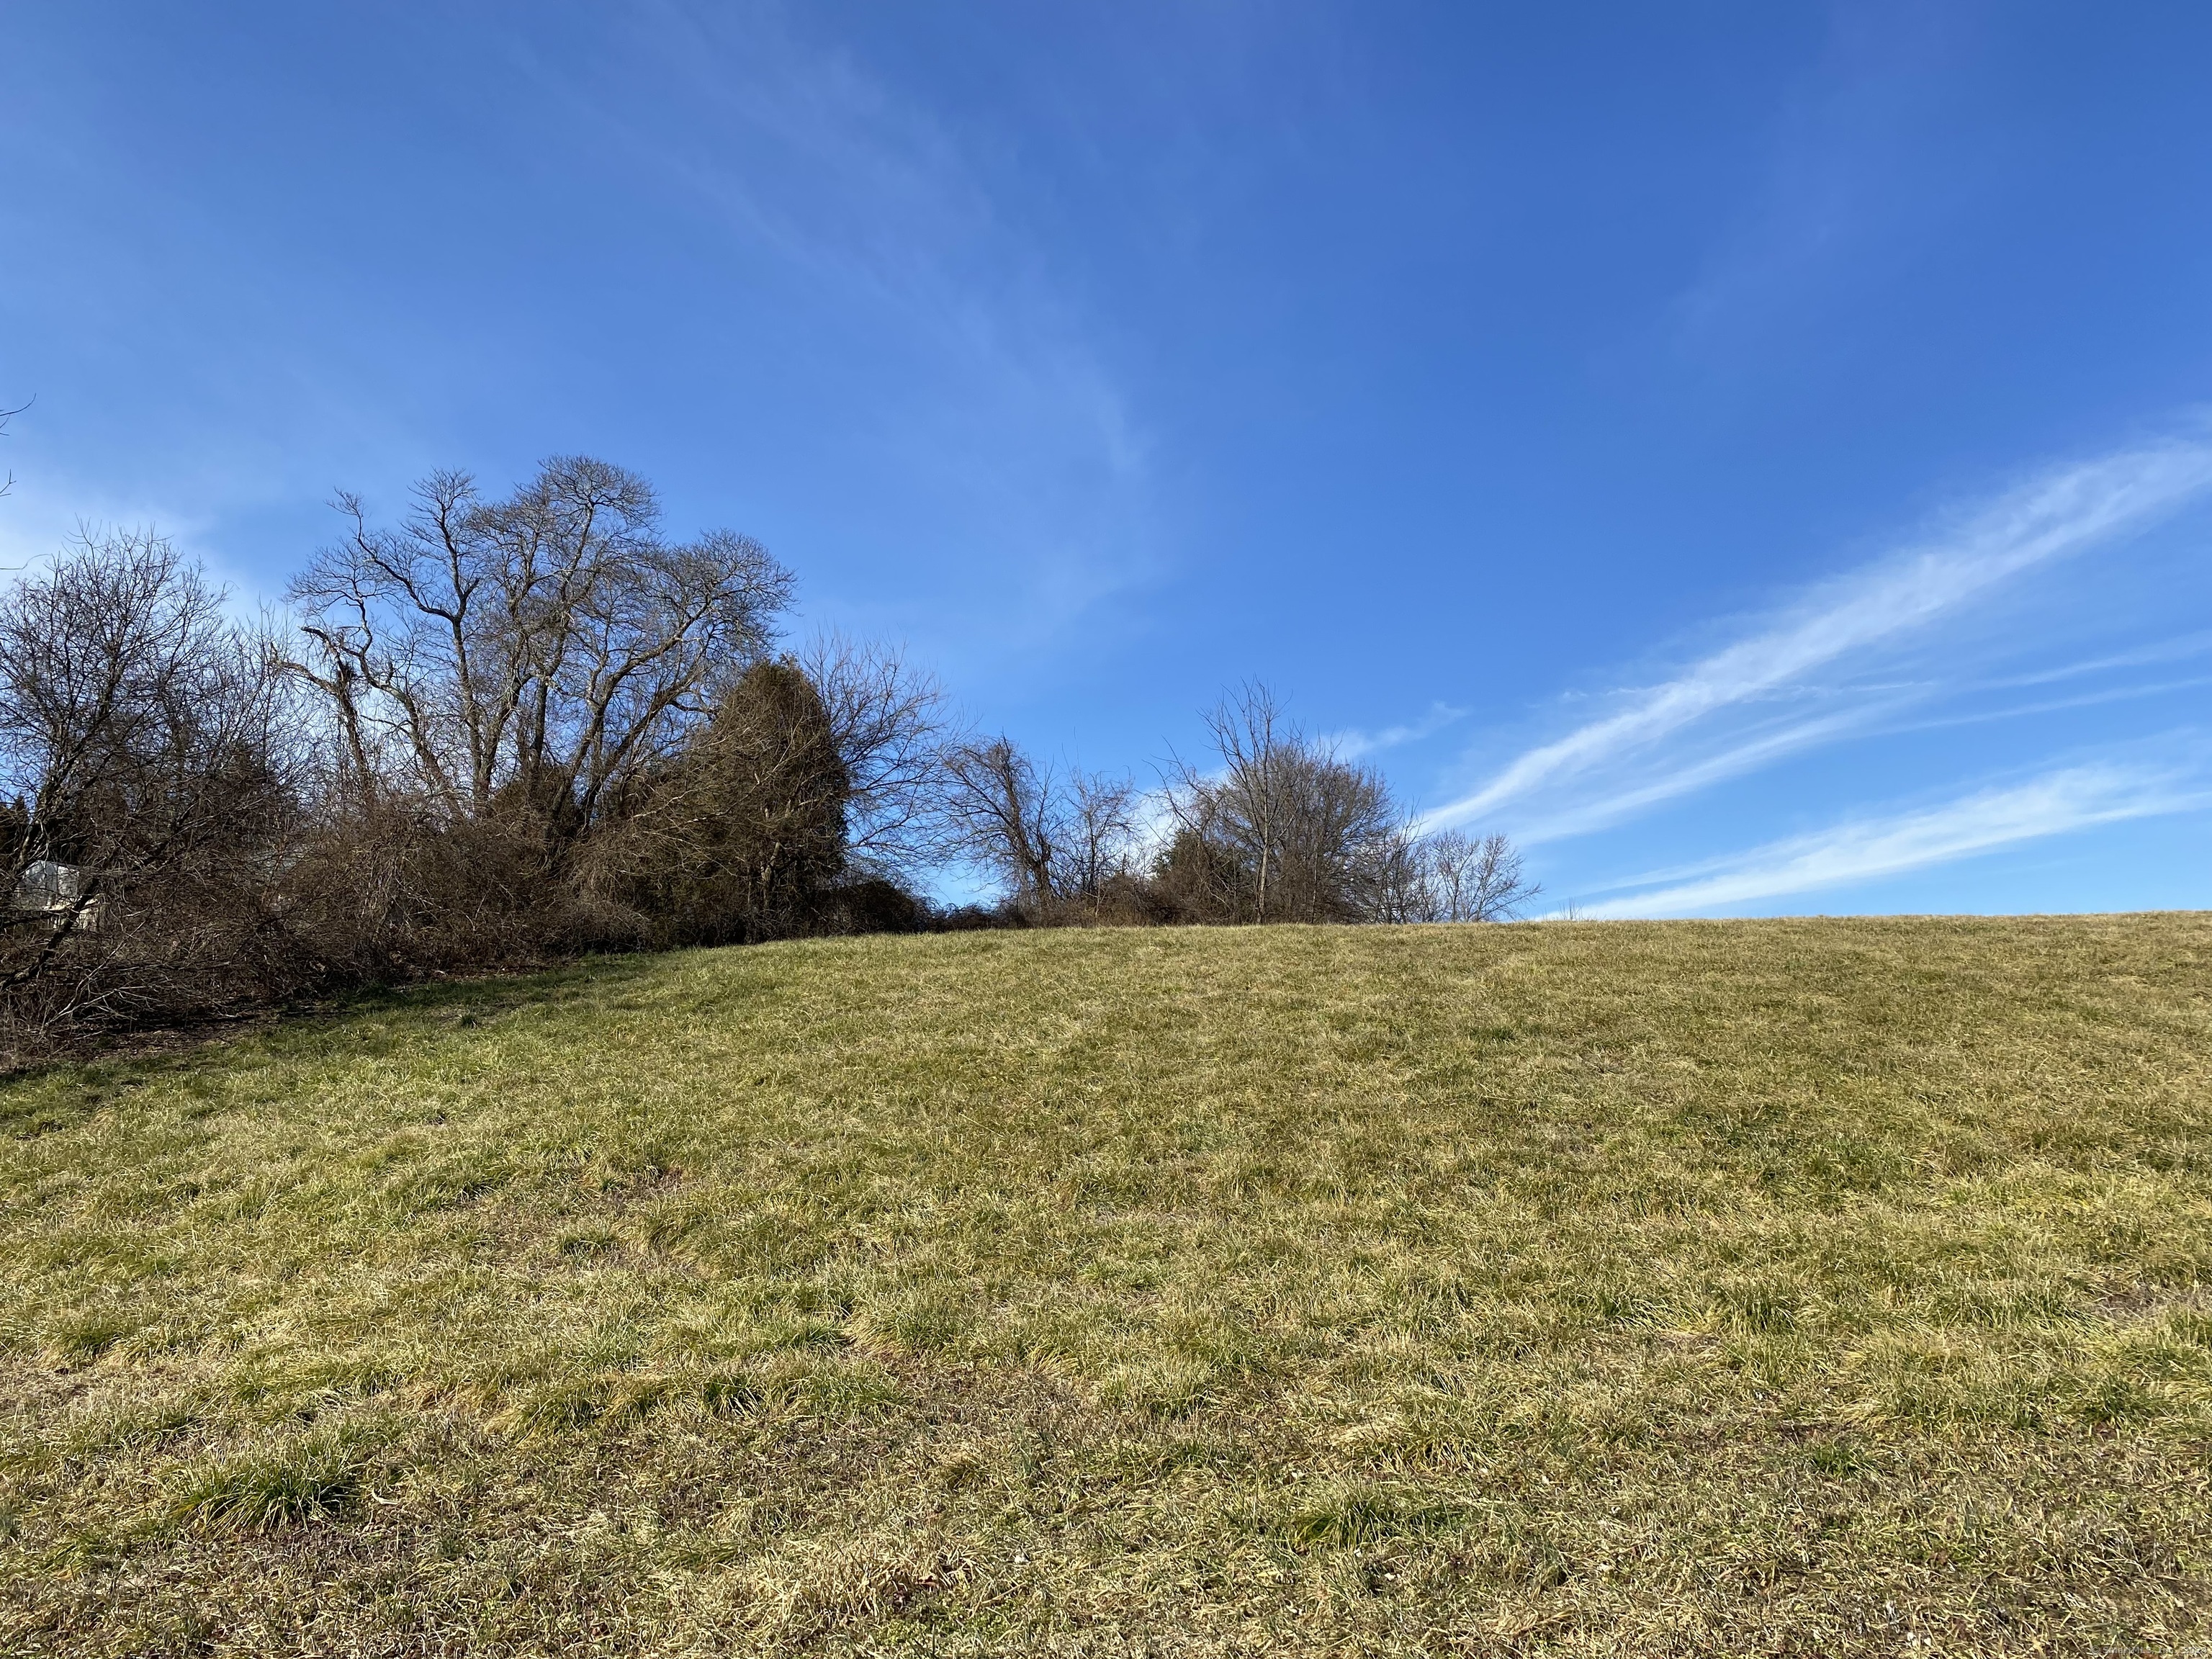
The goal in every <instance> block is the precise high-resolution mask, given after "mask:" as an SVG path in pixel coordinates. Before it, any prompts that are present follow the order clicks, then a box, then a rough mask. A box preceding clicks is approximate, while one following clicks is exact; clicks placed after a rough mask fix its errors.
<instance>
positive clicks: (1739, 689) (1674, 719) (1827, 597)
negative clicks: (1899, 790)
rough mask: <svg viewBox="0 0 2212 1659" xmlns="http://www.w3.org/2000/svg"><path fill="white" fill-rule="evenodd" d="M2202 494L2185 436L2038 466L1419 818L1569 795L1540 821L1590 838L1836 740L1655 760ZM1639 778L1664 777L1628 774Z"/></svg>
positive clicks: (2211, 464) (2198, 456)
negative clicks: (1713, 725)
mask: <svg viewBox="0 0 2212 1659" xmlns="http://www.w3.org/2000/svg"><path fill="white" fill-rule="evenodd" d="M2208 485H2212V444H2208V443H2207V442H2205V441H2203V440H2202V439H2201V438H2200V439H2195V440H2191V441H2166V442H2159V443H2152V444H2146V445H2142V446H2140V447H2135V448H2131V449H2127V450H2123V451H2120V452H2118V453H2114V454H2111V455H2107V456H2104V457H2102V458H2100V459H2094V460H2091V461H2087V462H2081V463H2075V464H2073V465H2065V466H2061V467H2057V468H2054V469H2051V470H2050V471H2046V472H2045V473H2043V474H2042V475H2040V476H2039V477H2033V478H2032V479H2029V480H2028V481H2027V482H2026V483H2022V484H2021V485H2019V486H2018V487H2016V488H2015V489H2012V490H2010V491H2008V492H2007V493H2006V494H2004V495H2001V496H2000V497H1998V498H1997V499H1996V500H1995V501H1990V502H1989V503H1986V504H1984V505H1983V506H1982V507H1978V508H1977V509H1974V510H1972V511H1969V512H1965V513H1958V514H1955V515H1953V516H1951V517H1950V518H1948V520H1946V521H1944V522H1943V523H1942V524H1940V525H1939V526H1937V527H1936V529H1935V530H1934V531H1932V532H1930V533H1929V534H1926V535H1924V536H1923V537H1922V538H1920V539H1918V540H1917V541H1916V542H1915V543H1913V544H1911V545H1908V546H1906V547H1904V548H1902V549H1899V550H1897V551H1895V552H1893V553H1892V554H1890V555H1888V556H1885V557H1883V558H1881V559H1878V560H1876V561H1875V562H1873V563H1871V564H1869V565H1868V566H1865V567H1863V568H1861V569H1860V570H1858V571H1857V572H1854V573H1852V574H1849V575H1846V576H1844V577H1843V578H1841V579H1839V580H1836V581H1833V582H1831V583H1828V584H1826V585H1824V586H1821V587H1820V588H1817V589H1815V590H1814V592H1812V593H1810V594H1809V595H1808V596H1807V597H1806V598H1805V599H1803V600H1802V602H1801V603H1799V604H1798V605H1795V606H1793V607H1791V608H1790V610H1788V611H1785V612H1784V613H1783V614H1782V615H1780V616H1779V617H1777V618H1775V619H1774V621H1773V622H1772V623H1770V624H1769V625H1768V626H1767V627H1766V628H1765V629H1761V630H1760V631H1759V632H1758V633H1756V634H1753V635H1751V636H1750V637H1749V638H1747V639H1744V640H1741V641H1738V642H1737V643H1735V644H1734V645H1731V646H1729V647H1725V648H1723V649H1722V650H1720V651H1718V652H1716V653H1713V654H1711V655H1710V656H1708V657H1706V658H1705V659H1703V660H1701V661H1699V662H1696V663H1693V664H1692V665H1690V666H1689V667H1688V668H1687V669H1686V670H1685V671H1683V672H1681V673H1680V674H1678V675H1676V676H1675V677H1674V678H1671V679H1668V680H1667V681H1664V682H1663V683H1662V684H1658V685H1656V686H1652V687H1649V688H1646V689H1644V690H1638V691H1637V692H1634V693H1632V694H1629V695H1628V696H1626V699H1625V704H1624V706H1623V707H1620V708H1617V709H1616V710H1615V711H1614V712H1613V713H1611V714H1606V715H1604V716H1601V718H1599V719H1596V720H1589V721H1587V722H1585V723H1584V724H1583V725H1582V726H1577V728H1576V729H1574V730H1573V731H1571V732H1568V733H1567V734H1566V735H1565V736H1564V737H1561V738H1556V739H1553V741H1551V742H1548V743H1545V744H1540V745H1538V746H1537V747H1535V748H1533V749H1530V750H1527V751H1526V752H1524V753H1523V754H1522V755H1520V756H1519V757H1516V758H1515V759H1514V760H1513V761H1511V762H1510V763H1508V764H1507V765H1506V766H1505V767H1504V768H1503V769H1500V770H1499V771H1498V773H1497V774H1496V775H1494V776H1492V778H1491V779H1490V780H1489V781H1487V782H1486V783H1485V784H1483V785H1482V787H1480V788H1479V789H1476V790H1474V792H1473V793H1469V794H1468V795H1466V796H1463V797H1462V798H1461V799H1457V800H1454V801H1451V802H1449V803H1447V804H1446V805H1443V806H1440V807H1437V808H1435V809H1433V810H1432V811H1430V812H1429V813H1428V814H1427V818H1428V821H1429V822H1430V823H1432V824H1437V825H1445V824H1452V823H1466V822H1468V821H1469V820H1473V819H1476V818H1481V817H1486V816H1489V815H1492V814H1494V813H1496V812H1497V811H1498V810H1499V809H1501V808H1504V807H1506V806H1508V805H1525V804H1526V803H1528V802H1530V801H1531V800H1534V799H1537V798H1540V797H1556V796H1557V795H1559V793H1562V792H1570V793H1571V794H1572V796H1573V797H1574V799H1571V800H1569V801H1565V802H1562V803H1560V805H1559V807H1557V808H1554V809H1553V811H1552V812H1551V813H1550V814H1549V816H1550V817H1552V818H1553V820H1554V821H1555V822H1558V823H1571V822H1576V821H1577V820H1579V821H1581V822H1583V823H1588V824H1590V825H1593V826H1594V825H1595V824H1598V823H1607V822H1614V821H1617V820H1618V819H1619V818H1620V817H1621V816H1623V815H1624V813H1625V812H1626V811H1630V810H1633V809H1634V808H1636V807H1637V806H1638V805H1648V804H1650V803H1651V802H1655V801H1657V800H1660V799H1667V798H1669V797H1671V796H1674V795H1679V794H1680V793H1684V792H1685V791H1686V789H1688V788H1692V787H1701V786H1702V784H1703V783H1705V782H1709V781H1714V780H1716V779H1717V778H1720V777H1723V776H1728V775H1734V774H1735V773H1737V772H1740V771H1741V770H1743V769H1745V768H1746V767H1747V765H1750V764H1755V763H1760V762H1762V761H1763V760H1764V759H1767V758H1772V757H1776V756H1778V755H1779V754H1782V753H1785V752H1790V751H1791V750H1795V749H1798V748H1802V747H1803V746H1805V743H1806V742H1809V741H1812V740H1815V739H1818V738H1830V737H1834V736H1838V735H1841V734H1843V733H1844V732H1847V731H1849V730H1850V729H1851V727H1852V726H1853V725H1854V724H1855V722H1854V721H1853V720H1851V719H1850V718H1832V719H1828V720H1824V721H1816V722H1813V723H1810V724H1809V725H1808V726H1801V727H1799V728H1797V735H1798V738H1799V739H1800V740H1798V741H1795V742H1790V741H1775V740H1771V739H1768V738H1752V739H1749V740H1747V741H1745V742H1741V743H1735V744H1729V752H1728V753H1724V754H1723V755H1722V756H1720V757H1686V758H1684V759H1681V760H1679V761H1671V762H1670V752H1669V748H1668V746H1669V745H1670V744H1673V743H1674V741H1675V740H1677V739H1678V738H1681V737H1682V736H1683V734H1685V733H1686V732H1689V730H1690V728H1692V727H1693V726H1700V724H1701V723H1702V722H1706V721H1708V720H1711V719H1712V718H1713V717H1715V716H1717V715H1719V714H1722V713H1723V712H1724V711H1728V710H1730V709H1736V708H1741V707H1742V706H1744V705H1747V704H1750V703H1753V702H1766V701H1771V700H1772V699H1774V698H1776V697H1778V696H1786V695H1790V694H1793V693H1796V692H1802V691H1803V690H1807V689H1808V684H1809V681H1810V679H1811V677H1813V676H1814V675H1815V674H1816V673H1818V672H1820V671H1828V670H1831V669H1832V668H1833V667H1834V666H1835V665H1838V664H1839V663H1840V662H1841V661H1842V660H1843V659H1846V658H1850V657H1852V656H1854V655H1856V654H1859V653H1870V652H1872V651H1874V650H1875V649H1876V648H1878V647H1887V646H1889V645H1892V644H1893V643H1894V642H1897V641H1899V640H1901V639H1902V638H1903V637H1904V636H1905V635H1910V634H1912V633H1914V632H1915V631H1917V630H1921V629H1925V628H1927V627H1928V626H1929V624H1931V623H1936V621H1938V620H1939V619H1942V618H1944V617H1947V616H1949V615H1952V614H1954V613H1958V612H1960V611H1961V610H1962V608H1963V607H1965V606H1966V605H1968V604H1969V603H1970V602H1972V601H1973V600H1975V599H1978V598H1981V597H1982V596H1984V595H1985V594H1987V593H1989V592H1990V590H1992V589H1994V588H1995V587H1996V586H1998V585H1999V584H2001V583H2002V582H2004V581H2005V580H2008V578H2011V577H2014V576H2015V575H2018V574H2021V572H2023V571H2026V570H2028V569H2031V568H2034V567H2037V566H2039V565H2045V564H2048V563H2051V562H2054V561H2057V560H2059V559H2063V558H2065V557H2068V556H2071V555H2074V554H2077V553H2080V552H2082V551H2084V550H2087V549H2089V548H2091V547H2093V546H2095V545H2097V544H2100V543H2103V542H2106V541H2110V540H2112V539H2114V538H2118V537H2119V536H2122V535H2124V534H2126V533H2128V532H2134V531H2137V530H2140V529H2142V528H2143V527H2145V526H2148V524H2149V523H2151V522H2152V521H2154V520H2155V519H2157V518H2158V517H2159V516H2160V515H2161V514H2163V513H2168V512H2171V511H2172V510H2173V509H2175V508H2176V507H2179V506H2180V505H2181V504H2183V503H2184V502H2185V501H2188V500H2190V499H2191V497H2193V496H2195V495H2198V494H2199V493H2201V492H2202V491H2203V490H2204V489H2206V488H2207V486H2208ZM1654 765H1663V766H1665V768H1666V769H1667V770H1668V772H1669V773H1670V774H1671V775H1670V776H1668V777H1667V778H1664V779H1661V780H1658V781H1654V780H1653V779H1651V778H1650V777H1649V776H1646V775H1643V772H1644V771H1648V770H1649V769H1650V768H1651V767H1652V766H1654ZM1624 772H1627V773H1631V774H1633V775H1627V776H1624V775H1623V773H1624ZM1539 804H1540V805H1541V801H1540V802H1539ZM1553 833H1563V832H1562V831H1559V830H1554V831H1553Z"/></svg>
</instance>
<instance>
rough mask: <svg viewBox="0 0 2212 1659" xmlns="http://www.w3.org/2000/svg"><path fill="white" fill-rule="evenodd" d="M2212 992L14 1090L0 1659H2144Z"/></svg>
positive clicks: (983, 982)
mask: <svg viewBox="0 0 2212 1659" xmlns="http://www.w3.org/2000/svg"><path fill="white" fill-rule="evenodd" d="M2208 994H2212V918H2206V917H2201V916H2164V917H2136V918H2118V919H2115V918H2087V919H2075V920H2050V921H1966V922H1953V921H1798V922H1771V923H1770V922H1760V923H1728V924H1718V923H1715V924H1699V923H1691V924H1654V925H1630V924H1587V923H1584V924H1572V923H1563V924H1546V925H1541V926H1530V927H1470V928H1430V929H1417V930H1387V929H1371V930H1352V929H1346V930H1334V929H1298V928H1285V929H1279V930H1267V931H1255V930H1220V931H1165V932H1103V933H1083V932H1063V933H1036V934H982V935H974V934H971V935H965V936H951V937H940V938H926V939H874V940H860V941H844V942H821V943H808V944H798V945H781V946H774V947H765V948H758V949H752V950H742V951H717V952H704V953H696V954H689V955H682V956H676V957H663V958H659V959H657V960H649V961H636V962H617V963H604V964H598V965H594V966H591V967H587V968H585V969H579V970H576V971H574V972H571V973H568V974H563V975H555V976H551V977H548V978H544V979H539V980H532V981H509V982H504V983H501V984H497V985H492V986H475V987H447V988H442V989H436V990H430V991H424V992H418V993H415V994H408V995H404V996H398V997H394V998H392V999H389V1000H383V1001H379V1002H375V1003H373V1004H368V1005H364V1006H360V1007H357V1008H356V1009H353V1010H351V1011H349V1012H345V1013H343V1014H341V1015H337V1016H334V1017H328V1018H315V1019H303V1020H301V1021H299V1022H296V1023H293V1024H286V1025H283V1026H280V1027H277V1028H276V1029H275V1030H271V1031H270V1032H267V1033H264V1034H263V1035H260V1036H255V1037H252V1038H251V1039H249V1040H246V1041H243V1042H238V1043H236V1044H234V1045H231V1046H228V1047H222V1048H208V1049H204V1050H201V1051H197V1052H195V1053H192V1054H185V1055H182V1056H173V1057H169V1058H166V1059H160V1060H142V1061H136V1062H112V1063H108V1064H105V1065H100V1066H89V1067H84V1068H68V1069H62V1070H56V1071H53V1072H50V1073H44V1074H41V1075H37V1076H32V1077H26V1078H21V1079H16V1080H15V1081H13V1082H12V1083H8V1084H5V1085H0V1482H4V1485H0V1650H4V1651H6V1652H8V1653H11V1654H13V1653H33V1652H64V1653H111V1652H113V1653H123V1652H161V1653H184V1652H196V1653H197V1652H204V1653H219V1654H240V1655H243V1654H255V1655H259V1654H267V1653H273V1652H290V1651H318V1652H321V1651H328V1652H345V1653H356V1652H357V1653H391V1654H416V1653H424V1652H437V1653H459V1652H475V1651H483V1652H500V1653H507V1652H532V1653H538V1652H543V1653H548V1654H551V1653H561V1654H568V1653H585V1652H590V1653H626V1652H633V1651H642V1652H653V1653H664V1652H665V1653H690V1652H698V1653H720V1652H738V1651H752V1650H787V1649H788V1650H802V1649H815V1650H831V1651H837V1650H866V1651H880V1650H901V1651H914V1652H917V1653H975V1652H1001V1653H1011V1652H1024V1653H1026V1652H1046V1651H1051V1652H1060V1653H1101V1654H1121V1653H1138V1652H1147V1653H1209V1652H1216V1651H1222V1652H1255V1653H1256V1652H1269V1653H1291V1652H1303V1651H1309V1650H1311V1651H1345V1652H1372V1653H1430V1652H1437V1653H1443V1652H1476V1653H1484V1652H1499V1653H1504V1652H1520V1653H1537V1652H1557V1653H1595V1652H1626V1653H1639V1654H1643V1653H1649V1654H1657V1653H1676V1652H1680V1653H1690V1652H1708V1653H1729V1654H1740V1653H1754V1652H1765V1651H1778V1652H1780V1651H1788V1652H1800V1653H1820V1654H1835V1653H1844V1652H1852V1651H1862V1650H1863V1651H1869V1652H1881V1653H1899V1652H1924V1651H1929V1650H1933V1651H1938V1652H1945V1653H1978V1654H1979V1653H2010V1652H2018V1653H2031V1652H2033V1653H2043V1652H2080V1653H2090V1652H2126V1653H2130V1654H2132V1653H2139V1652H2140V1653H2152V1652H2156V1653H2166V1652H2172V1651H2179V1650H2184V1649H2185V1646H2186V1644H2189V1643H2190V1642H2191V1641H2193V1640H2208V1641H2212V1636H2205V1635H2203V1634H2202V1633H2201V1632H2203V1628H2204V1623H2203V1621H2204V1620H2206V1617H2207V1614H2208V1613H2212V1592H2208V1589H2207V1573H2208V1571H2209V1570H2212V1497H2208V1492H2207V1477H2208V1462H2207V1445H2208V1438H2209V1437H2212V1297H2208V1293H2207V1291H2206V1289H2205V1286H2206V1285H2207V1282H2208V1276H2212V1004H2208V1000H2207V999H2208ZM2191 1632H2198V1634H2197V1635H2192V1634H2191Z"/></svg>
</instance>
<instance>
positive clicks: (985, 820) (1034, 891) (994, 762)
mask: <svg viewBox="0 0 2212 1659" xmlns="http://www.w3.org/2000/svg"><path fill="white" fill-rule="evenodd" d="M944 768H945V778H946V781H947V786H948V787H947V789H946V794H945V817H946V820H947V823H948V825H949V827H950V836H949V841H950V843H951V847H952V848H953V849H954V850H956V851H957V852H962V853H965V854H968V855H969V857H972V858H975V859H976V860H979V861H981V863H983V864H985V865H986V866H989V867H991V868H993V869H994V870H996V871H997V872H999V874H1000V876H1001V877H1002V878H1004V879H1005V881H1006V884H1007V887H1008V888H1009V889H1010V890H1011V896H1012V900H1013V903H1014V908H1015V909H1016V910H1017V911H1018V912H1019V913H1020V914H1021V915H1023V916H1024V917H1026V918H1027V919H1028V920H1030V921H1044V920H1046V919H1047V918H1048V916H1049V915H1050V914H1051V912H1052V909H1053V908H1054V904H1055V903H1056V902H1057V901H1058V899H1059V898H1060V892H1059V889H1058V886H1057V884H1056V883H1055V881H1054V865H1055V861H1056V860H1060V859H1061V858H1062V857H1063V856H1064V854H1063V853H1062V851H1061V847H1060V836H1061V816H1062V805H1061V801H1060V794H1059V792H1058V790H1057V789H1056V788H1055V787H1054V778H1053V776H1052V774H1051V772H1050V771H1049V770H1048V769H1043V768H1040V767H1039V766H1037V765H1036V763H1034V762H1033V761H1031V760H1030V757H1028V756H1027V755H1024V753H1023V752H1022V751H1021V750H1019V749H1018V748H1016V747H1015V746H1014V744H1013V742H1012V739H1011V738H1004V737H1000V738H992V739H990V740H989V741H988V742H985V743H961V744H953V745H952V746H951V748H949V749H947V750H945V756H944Z"/></svg>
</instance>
